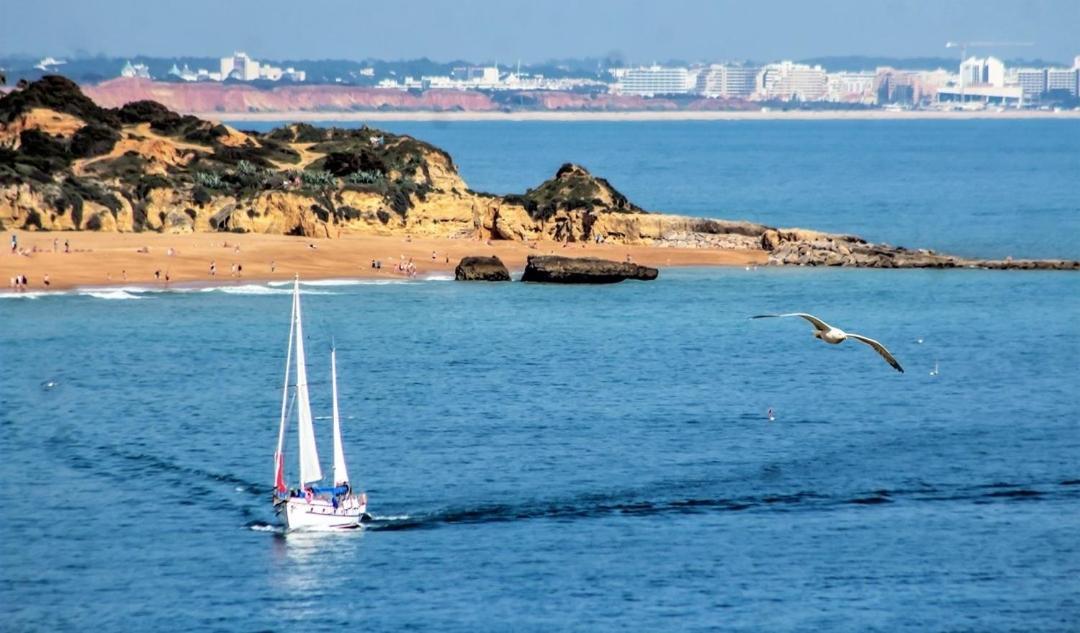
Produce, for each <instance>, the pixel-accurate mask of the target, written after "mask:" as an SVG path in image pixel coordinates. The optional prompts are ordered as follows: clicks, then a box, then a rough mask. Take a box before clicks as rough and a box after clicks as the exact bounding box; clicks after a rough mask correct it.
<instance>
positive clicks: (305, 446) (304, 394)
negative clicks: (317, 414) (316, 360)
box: [293, 276, 322, 488]
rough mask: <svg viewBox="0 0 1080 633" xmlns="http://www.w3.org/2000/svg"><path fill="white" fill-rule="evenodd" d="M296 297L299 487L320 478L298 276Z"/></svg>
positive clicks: (297, 279) (320, 469)
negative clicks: (309, 396) (305, 355)
mask: <svg viewBox="0 0 1080 633" xmlns="http://www.w3.org/2000/svg"><path fill="white" fill-rule="evenodd" d="M293 294H294V295H295V297H296V417H297V425H296V426H297V434H298V438H299V442H298V450H297V453H299V458H300V488H303V487H304V484H309V483H311V482H314V481H319V480H320V479H322V468H321V467H320V466H319V451H318V449H317V448H316V446H315V429H314V427H313V425H312V421H311V400H310V399H309V398H308V382H307V361H306V360H305V358H304V321H303V318H302V316H301V311H300V278H299V276H298V277H297V278H296V281H295V282H294V284H293Z"/></svg>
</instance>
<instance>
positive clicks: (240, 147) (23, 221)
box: [0, 76, 1080, 270]
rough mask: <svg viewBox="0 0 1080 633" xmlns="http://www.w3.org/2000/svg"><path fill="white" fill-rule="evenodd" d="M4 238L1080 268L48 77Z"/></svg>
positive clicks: (29, 123) (5, 185)
mask: <svg viewBox="0 0 1080 633" xmlns="http://www.w3.org/2000/svg"><path fill="white" fill-rule="evenodd" d="M0 228H11V229H24V230H37V231H73V230H81V231H102V232H121V233H122V232H157V233H166V234H184V233H193V232H196V233H201V232H227V233H263V234H277V235H298V236H305V237H310V238H335V237H338V236H341V235H381V236H402V237H406V236H407V237H409V238H412V237H417V238H452V239H475V240H484V241H516V242H522V243H528V244H536V243H543V242H556V243H563V244H577V243H583V244H584V243H604V244H625V245H633V246H651V247H661V248H662V247H674V248H696V249H721V250H728V251H744V252H755V253H762V254H763V255H764V256H765V257H767V261H768V262H769V263H770V264H776V265H796V266H850V267H870V268H960V267H980V268H994V269H997V268H1038V269H1069V270H1080V262H1076V261H1060V260H1039V261H1034V260H1023V261H1020V260H1002V261H987V260H974V259H965V258H960V257H954V256H950V255H945V254H940V253H935V252H933V251H929V250H909V249H905V248H902V247H894V246H890V245H886V244H873V243H869V242H867V241H866V240H863V239H861V238H858V237H855V236H849V235H837V234H828V233H821V232H816V231H809V230H802V229H780V228H775V227H770V226H766V225H762V224H756V223H750V222H739V221H727V220H717V219H705V218H692V217H684V216H677V215H667V214H658V213H650V212H647V211H645V210H643V209H641V208H639V207H637V206H636V205H634V204H633V203H632V202H630V201H629V200H628V199H627V198H626V196H624V195H623V194H621V193H620V192H619V191H618V190H616V189H615V188H614V187H613V186H612V185H611V184H610V183H609V182H607V181H606V180H604V179H603V178H599V177H596V176H594V175H592V174H590V173H589V172H588V171H587V170H586V169H585V168H583V167H581V166H579V165H573V164H566V165H563V166H562V167H561V168H559V170H558V171H557V172H556V173H555V175H554V176H553V177H552V178H551V179H549V180H547V181H545V182H543V183H541V184H540V185H538V186H537V187H535V188H533V189H530V190H528V191H526V192H524V193H522V194H517V195H503V196H500V195H493V194H487V193H483V192H478V191H473V190H471V189H470V188H469V187H468V185H467V184H466V183H465V181H464V180H463V179H462V178H461V176H460V175H459V173H458V171H457V168H456V166H455V164H454V162H453V159H452V158H451V157H450V155H449V154H447V153H446V152H444V151H443V150H441V149H439V148H437V147H434V146H432V145H430V144H428V143H425V142H423V141H420V140H417V139H414V138H412V137H409V136H404V135H396V134H392V133H389V132H385V131H380V130H377V129H374V128H370V127H361V128H358V129H340V128H320V127H314V126H311V125H305V124H293V125H289V126H286V127H282V128H277V129H274V130H272V131H269V132H265V133H257V132H245V131H240V130H236V129H233V128H231V127H228V126H225V125H221V124H218V123H214V122H211V121H206V120H202V119H199V118H196V117H193V116H190V115H180V114H177V113H176V112H173V111H172V110H169V109H168V108H166V107H165V106H163V105H161V104H159V103H156V102H153V101H135V102H130V103H126V104H124V105H122V106H120V107H116V108H104V107H101V106H100V105H98V104H97V103H96V102H94V101H93V100H91V99H90V98H88V97H87V96H86V95H84V94H83V93H82V92H81V91H80V89H79V87H78V86H76V85H75V84H74V83H72V82H70V81H68V80H67V79H65V78H63V77H59V76H48V77H45V78H43V79H41V80H39V81H37V82H34V83H31V84H29V85H27V86H26V87H23V88H21V89H19V90H15V91H12V92H9V93H8V94H6V95H5V96H4V97H2V98H0Z"/></svg>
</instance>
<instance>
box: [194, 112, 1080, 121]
mask: <svg viewBox="0 0 1080 633" xmlns="http://www.w3.org/2000/svg"><path fill="white" fill-rule="evenodd" d="M191 114H194V115H195V116H197V117H199V118H202V119H209V120H213V121H237V122H240V121H252V122H258V121H306V122H326V121H446V122H451V121H925V120H946V121H963V120H973V119H996V120H1018V119H1074V120H1075V119H1080V111H1078V110H1062V111H1061V112H1055V111H1053V110H1002V111H997V110H964V111H937V110H824V111H809V110H788V111H782V110H769V111H762V110H748V111H700V110H665V111H628V112H581V111H557V110H555V111H531V112H462V111H454V112H433V111H380V112H376V111H371V112H355V111H348V112H325V111H320V112H312V111H303V110H299V111H287V112H193V113H191Z"/></svg>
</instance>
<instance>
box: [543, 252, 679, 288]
mask: <svg viewBox="0 0 1080 633" xmlns="http://www.w3.org/2000/svg"><path fill="white" fill-rule="evenodd" d="M658 273H659V271H657V270H656V269H655V268H650V267H648V266H639V265H638V264H633V263H630V262H613V261H611V260H608V259H599V258H597V257H561V256H559V255H530V256H529V258H528V260H527V261H526V263H525V272H524V274H522V276H521V280H522V281H532V282H541V283H554V284H613V283H618V282H620V281H625V280H627V279H637V280H639V281H652V280H653V279H656V277H657V274H658Z"/></svg>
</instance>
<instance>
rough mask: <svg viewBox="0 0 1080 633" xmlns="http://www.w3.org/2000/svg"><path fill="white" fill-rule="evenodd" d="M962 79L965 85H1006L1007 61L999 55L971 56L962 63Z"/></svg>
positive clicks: (996, 86)
mask: <svg viewBox="0 0 1080 633" xmlns="http://www.w3.org/2000/svg"><path fill="white" fill-rule="evenodd" d="M960 81H961V83H962V84H963V85H965V86H993V87H995V88H1003V87H1004V86H1005V62H1003V61H1001V60H1000V59H998V58H997V57H969V58H967V59H965V60H964V61H963V62H961V63H960Z"/></svg>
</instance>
